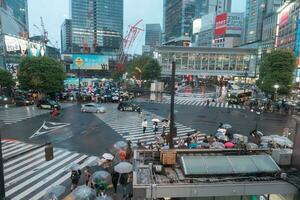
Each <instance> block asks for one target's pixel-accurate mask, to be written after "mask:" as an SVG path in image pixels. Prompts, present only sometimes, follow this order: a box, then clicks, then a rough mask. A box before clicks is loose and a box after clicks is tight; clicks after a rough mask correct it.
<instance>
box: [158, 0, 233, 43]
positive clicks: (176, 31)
mask: <svg viewBox="0 0 300 200" xmlns="http://www.w3.org/2000/svg"><path fill="white" fill-rule="evenodd" d="M163 8H164V16H163V21H164V23H163V26H164V44H167V45H177V46H188V45H190V41H191V36H192V29H193V20H194V19H195V18H201V17H202V16H204V15H206V14H208V13H213V12H215V13H216V14H220V13H223V12H230V11H231V0H164V7H163Z"/></svg>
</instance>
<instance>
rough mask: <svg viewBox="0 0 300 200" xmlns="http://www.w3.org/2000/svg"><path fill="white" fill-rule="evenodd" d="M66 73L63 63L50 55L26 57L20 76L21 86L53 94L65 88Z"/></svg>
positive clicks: (21, 65)
mask: <svg viewBox="0 0 300 200" xmlns="http://www.w3.org/2000/svg"><path fill="white" fill-rule="evenodd" d="M65 77H66V74H65V72H64V69H63V65H62V64H61V63H60V62H58V61H57V60H55V59H52V58H49V57H32V58H29V57H27V58H24V59H23V60H22V61H21V63H20V73H19V76H18V79H19V82H20V85H21V88H23V89H33V90H37V91H38V92H40V93H43V94H53V93H55V92H59V91H61V90H62V89H63V88H64V80H65Z"/></svg>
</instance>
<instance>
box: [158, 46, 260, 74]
mask: <svg viewBox="0 0 300 200" xmlns="http://www.w3.org/2000/svg"><path fill="white" fill-rule="evenodd" d="M154 55H155V58H156V59H157V60H158V62H159V63H160V65H161V66H162V74H163V75H165V76H169V75H171V66H172V61H173V60H175V61H176V75H187V74H190V75H195V76H201V75H204V74H205V75H207V76H232V77H237V76H245V73H246V72H247V76H248V77H255V76H256V72H257V69H256V66H257V65H256V63H257V61H256V60H257V51H256V49H242V48H202V47H171V46H161V47H158V48H156V50H155V52H154Z"/></svg>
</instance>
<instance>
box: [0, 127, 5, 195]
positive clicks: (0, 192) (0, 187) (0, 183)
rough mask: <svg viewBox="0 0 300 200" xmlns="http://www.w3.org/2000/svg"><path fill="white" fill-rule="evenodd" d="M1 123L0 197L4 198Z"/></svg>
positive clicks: (0, 130) (0, 128) (0, 132)
mask: <svg viewBox="0 0 300 200" xmlns="http://www.w3.org/2000/svg"><path fill="white" fill-rule="evenodd" d="M1 135H2V123H0V199H1V200H4V199H5V184H4V168H3V157H2V139H1V138H2V137H1Z"/></svg>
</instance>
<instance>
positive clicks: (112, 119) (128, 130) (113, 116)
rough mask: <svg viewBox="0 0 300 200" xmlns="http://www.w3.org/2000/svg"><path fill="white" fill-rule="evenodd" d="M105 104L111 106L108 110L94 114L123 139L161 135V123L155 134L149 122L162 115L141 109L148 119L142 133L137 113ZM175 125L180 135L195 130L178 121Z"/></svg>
mask: <svg viewBox="0 0 300 200" xmlns="http://www.w3.org/2000/svg"><path fill="white" fill-rule="evenodd" d="M107 106H110V107H111V108H110V109H109V110H110V112H108V113H105V114H95V115H96V116H97V117H98V118H99V119H100V120H102V121H103V122H104V123H106V124H107V125H108V126H109V127H111V128H112V129H113V130H114V131H116V132H117V133H118V134H119V135H121V136H122V137H123V138H124V140H131V141H132V142H137V141H141V142H154V141H155V138H156V137H157V136H158V135H161V133H162V127H161V124H159V127H158V131H157V133H156V134H155V132H153V129H152V127H151V124H150V122H151V120H152V119H153V118H158V119H160V120H162V119H163V117H161V116H157V115H154V114H153V113H150V112H148V111H143V115H144V118H146V119H147V121H148V127H147V129H146V131H145V133H143V128H142V121H143V119H142V118H141V117H140V116H139V115H138V114H133V113H129V112H121V111H118V110H117V108H116V105H113V104H111V105H107ZM120 116H122V117H120ZM176 127H177V134H178V135H180V136H181V135H182V136H183V135H186V134H187V133H193V132H194V131H195V130H194V129H192V128H189V127H186V126H184V125H182V124H179V123H176ZM168 131H169V128H167V129H166V131H165V132H168Z"/></svg>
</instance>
